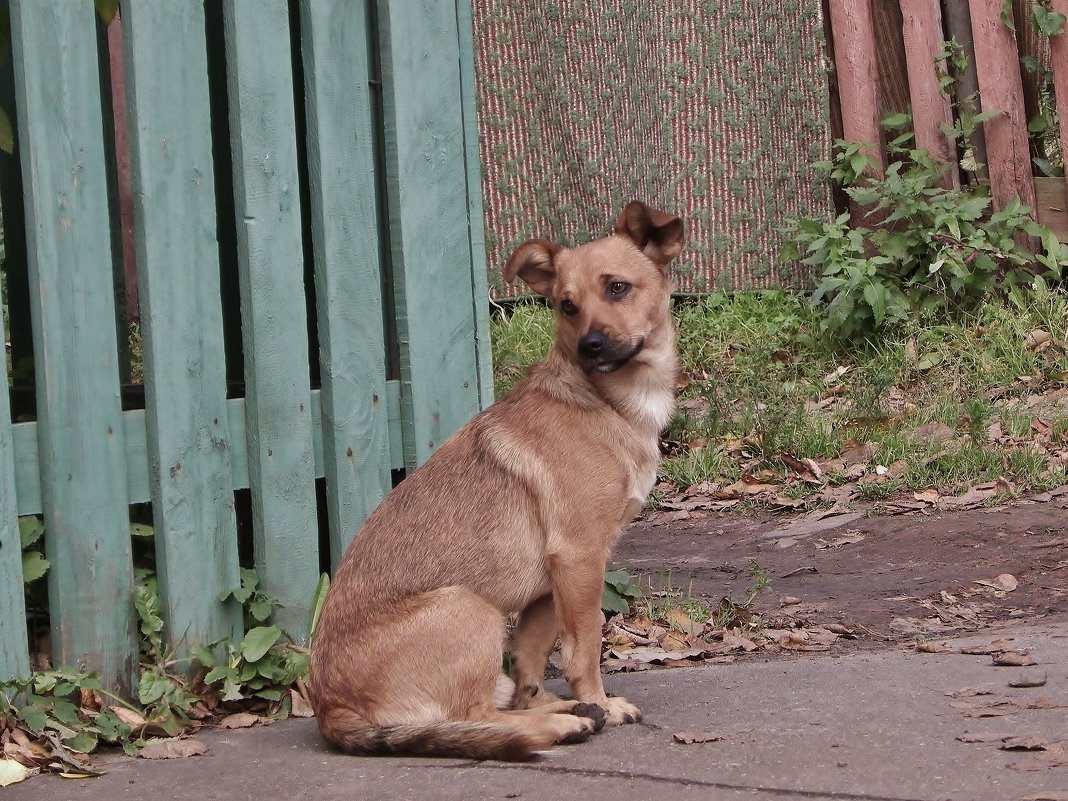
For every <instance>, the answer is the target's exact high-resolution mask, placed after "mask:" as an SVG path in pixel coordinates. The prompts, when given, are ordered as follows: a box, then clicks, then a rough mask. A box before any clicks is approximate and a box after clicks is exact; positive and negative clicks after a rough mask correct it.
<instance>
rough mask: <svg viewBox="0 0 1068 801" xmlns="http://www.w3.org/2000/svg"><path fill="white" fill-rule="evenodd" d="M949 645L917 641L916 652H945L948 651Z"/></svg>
mask: <svg viewBox="0 0 1068 801" xmlns="http://www.w3.org/2000/svg"><path fill="white" fill-rule="evenodd" d="M949 650H950V649H949V646H948V645H946V644H945V643H941V642H927V641H925V642H918V643H916V653H919V654H945V653H948V652H949Z"/></svg>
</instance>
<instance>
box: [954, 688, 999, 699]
mask: <svg viewBox="0 0 1068 801" xmlns="http://www.w3.org/2000/svg"><path fill="white" fill-rule="evenodd" d="M993 694H994V693H993V692H992V691H991V690H986V689H984V688H982V687H961V688H960V689H959V690H954V691H953V692H951V693H946V695H948V696H949V697H950V698H974V697H975V696H977V695H993Z"/></svg>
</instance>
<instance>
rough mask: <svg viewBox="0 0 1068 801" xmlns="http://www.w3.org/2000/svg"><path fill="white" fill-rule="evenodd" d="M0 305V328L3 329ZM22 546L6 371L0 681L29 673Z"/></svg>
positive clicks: (1, 440) (1, 407) (0, 453)
mask: <svg viewBox="0 0 1068 801" xmlns="http://www.w3.org/2000/svg"><path fill="white" fill-rule="evenodd" d="M5 322H6V321H5V319H4V309H3V307H0V330H4V323H5ZM22 587H23V585H22V547H21V542H20V537H19V523H18V501H17V499H16V497H15V443H14V437H13V436H12V429H11V407H10V405H9V402H8V384H7V370H6V369H5V370H4V379H3V381H2V382H0V681H7V680H8V679H13V678H16V677H20V676H25V675H27V674H28V673H29V672H30V661H29V643H28V642H27V640H26V602H25V597H24V594H23V589H22Z"/></svg>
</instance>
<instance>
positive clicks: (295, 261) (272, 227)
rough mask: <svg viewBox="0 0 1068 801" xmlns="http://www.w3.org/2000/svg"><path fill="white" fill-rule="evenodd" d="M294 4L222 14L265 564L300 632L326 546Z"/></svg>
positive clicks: (268, 586)
mask: <svg viewBox="0 0 1068 801" xmlns="http://www.w3.org/2000/svg"><path fill="white" fill-rule="evenodd" d="M287 8H288V7H287V3H286V0H226V2H225V4H224V6H223V15H224V28H225V37H226V64H227V86H228V90H229V98H230V131H231V149H232V151H233V154H234V200H235V213H236V215H237V220H238V229H237V231H238V260H239V264H238V269H239V273H240V284H241V331H242V337H243V341H244V351H245V385H246V410H245V411H246V416H247V423H248V425H247V436H248V462H249V464H248V467H249V478H250V480H251V484H252V515H253V537H254V543H255V552H256V567H257V570H258V571H259V574H260V577H261V579H262V582H263V587H264V590H265V591H266V592H268V593H269V594H271V595H273V596H275V597H276V598H278V599H279V600H280V601H281V602H282V603H283V604H284V608H283V609H281V610H279V611H278V612H277V613H276V614H275V619H276V622H278V623H279V624H280V625H282V626H284V627H285V628H286V629H287V630H288V631H289V632H290V633H291V634H292V635H293V636H294V637H303V636H306V635H307V629H308V623H309V613H310V610H309V607H310V603H309V602H310V600H311V595H312V594H313V592H314V587H315V582H316V581H317V577H318V573H319V555H318V545H317V544H318V534H317V513H316V500H315V484H314V476H313V472H314V461H313V453H312V414H311V388H310V380H309V370H308V334H307V312H306V310H305V301H304V297H305V296H304V278H303V276H304V266H303V253H302V246H301V218H300V192H299V185H298V173H297V143H296V138H295V135H294V131H295V130H296V117H295V112H294V106H293V69H292V64H291V62H290V59H289V48H290V33H289V16H288V10H287ZM282 54H284V55H282Z"/></svg>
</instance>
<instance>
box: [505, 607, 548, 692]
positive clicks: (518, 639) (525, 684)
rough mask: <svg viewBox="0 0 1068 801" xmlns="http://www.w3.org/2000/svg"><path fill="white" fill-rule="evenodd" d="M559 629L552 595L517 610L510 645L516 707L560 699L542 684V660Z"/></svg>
mask: <svg viewBox="0 0 1068 801" xmlns="http://www.w3.org/2000/svg"><path fill="white" fill-rule="evenodd" d="M559 631H560V623H559V621H558V620H557V618H556V607H555V606H554V605H553V597H552V595H545V596H542V597H541V598H539V599H538V600H536V601H534V602H533V603H532V604H530V605H529V606H528V607H527V608H526V609H524V610H523V612H522V613H521V614H520V616H519V624H518V625H517V626H516V629H515V632H514V633H513V635H512V647H511V650H512V672H513V676H514V678H515V696H514V697H513V700H512V706H513V707H514V708H515V709H531V708H533V707H539V706H542V705H545V704H551V703H553V702H555V701H558V700H559V698H558V697H557V696H556V695H554V694H553V693H551V692H548V691H546V689H545V687H544V680H545V663H546V662H547V661H548V659H549V654H550V653H551V652H552V650H553V646H554V645H555V644H556V638H557V635H558V634H559Z"/></svg>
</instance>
